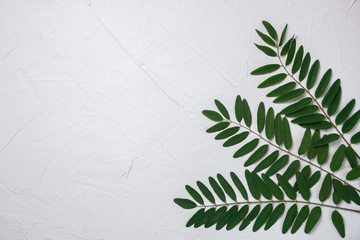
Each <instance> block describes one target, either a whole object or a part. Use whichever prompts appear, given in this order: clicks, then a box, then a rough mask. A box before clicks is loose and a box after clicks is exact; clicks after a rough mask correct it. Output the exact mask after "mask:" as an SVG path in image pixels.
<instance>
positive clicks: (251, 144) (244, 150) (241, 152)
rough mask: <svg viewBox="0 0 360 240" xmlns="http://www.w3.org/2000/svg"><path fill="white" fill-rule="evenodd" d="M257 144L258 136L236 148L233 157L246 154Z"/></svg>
mask: <svg viewBox="0 0 360 240" xmlns="http://www.w3.org/2000/svg"><path fill="white" fill-rule="evenodd" d="M258 144H259V139H258V138H255V139H253V140H252V141H251V142H249V143H247V144H245V145H244V146H242V147H241V148H240V149H239V150H237V151H236V152H235V154H234V156H233V157H234V158H239V157H242V156H244V155H246V154H248V153H249V152H252V151H253V150H254V149H255V148H256V147H257V145H258Z"/></svg>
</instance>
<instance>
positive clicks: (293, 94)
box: [273, 89, 305, 103]
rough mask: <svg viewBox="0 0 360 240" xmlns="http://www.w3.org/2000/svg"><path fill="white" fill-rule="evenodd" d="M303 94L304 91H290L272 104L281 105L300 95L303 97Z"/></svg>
mask: <svg viewBox="0 0 360 240" xmlns="http://www.w3.org/2000/svg"><path fill="white" fill-rule="evenodd" d="M304 92H305V90H304V89H295V90H292V91H290V92H287V93H285V94H283V95H281V96H279V97H277V98H276V99H275V100H274V101H273V102H274V103H283V102H288V101H290V100H293V99H295V98H297V97H300V96H301V95H303V94H304Z"/></svg>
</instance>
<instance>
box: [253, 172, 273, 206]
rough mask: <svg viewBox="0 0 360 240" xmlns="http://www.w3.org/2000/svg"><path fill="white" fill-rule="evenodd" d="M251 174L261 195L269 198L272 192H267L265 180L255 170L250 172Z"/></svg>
mask: <svg viewBox="0 0 360 240" xmlns="http://www.w3.org/2000/svg"><path fill="white" fill-rule="evenodd" d="M252 175H253V179H254V182H255V184H256V186H257V187H258V189H259V191H260V193H261V195H263V196H264V197H265V198H266V199H268V200H270V199H271V198H272V194H271V192H269V190H268V188H267V185H266V184H265V182H264V181H263V180H262V179H261V178H260V177H259V176H258V175H257V174H256V172H252Z"/></svg>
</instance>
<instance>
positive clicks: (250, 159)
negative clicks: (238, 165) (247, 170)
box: [244, 144, 269, 167]
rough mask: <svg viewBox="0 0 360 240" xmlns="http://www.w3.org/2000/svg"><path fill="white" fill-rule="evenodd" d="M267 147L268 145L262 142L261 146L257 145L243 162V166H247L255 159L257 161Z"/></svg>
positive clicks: (263, 154) (265, 151)
mask: <svg viewBox="0 0 360 240" xmlns="http://www.w3.org/2000/svg"><path fill="white" fill-rule="evenodd" d="M268 149H269V145H267V144H264V145H262V146H261V147H259V148H258V149H257V150H256V151H255V152H254V153H253V154H251V156H250V157H249V158H248V160H247V161H246V162H245V163H244V166H245V167H248V166H250V165H252V164H254V163H256V162H257V161H259V160H260V159H261V158H262V157H264V156H265V154H266V153H267V151H268Z"/></svg>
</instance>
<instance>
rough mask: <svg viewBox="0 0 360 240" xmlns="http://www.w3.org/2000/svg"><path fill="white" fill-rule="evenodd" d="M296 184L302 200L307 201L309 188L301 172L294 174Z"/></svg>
mask: <svg viewBox="0 0 360 240" xmlns="http://www.w3.org/2000/svg"><path fill="white" fill-rule="evenodd" d="M296 184H297V186H298V187H299V190H300V194H301V196H302V198H303V199H305V200H309V199H310V188H309V186H308V184H307V181H306V180H305V178H304V176H303V175H302V174H301V172H297V173H296Z"/></svg>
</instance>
